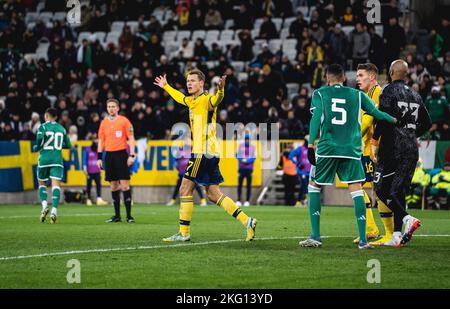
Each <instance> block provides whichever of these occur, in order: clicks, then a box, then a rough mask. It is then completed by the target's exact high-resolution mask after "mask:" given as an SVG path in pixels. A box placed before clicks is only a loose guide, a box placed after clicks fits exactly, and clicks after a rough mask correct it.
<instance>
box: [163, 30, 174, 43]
mask: <svg viewBox="0 0 450 309" xmlns="http://www.w3.org/2000/svg"><path fill="white" fill-rule="evenodd" d="M176 36H177V31H176V30H169V31H164V33H163V42H166V43H167V42H173V41H175V37H176Z"/></svg>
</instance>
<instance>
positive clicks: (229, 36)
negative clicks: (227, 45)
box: [220, 30, 234, 41]
mask: <svg viewBox="0 0 450 309" xmlns="http://www.w3.org/2000/svg"><path fill="white" fill-rule="evenodd" d="M233 39H234V31H233V30H223V31H222V32H221V33H220V40H228V41H229V40H233Z"/></svg>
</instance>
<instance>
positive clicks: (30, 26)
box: [27, 22, 36, 30]
mask: <svg viewBox="0 0 450 309" xmlns="http://www.w3.org/2000/svg"><path fill="white" fill-rule="evenodd" d="M34 27H36V23H35V22H31V23H27V29H28V30H33V29H34Z"/></svg>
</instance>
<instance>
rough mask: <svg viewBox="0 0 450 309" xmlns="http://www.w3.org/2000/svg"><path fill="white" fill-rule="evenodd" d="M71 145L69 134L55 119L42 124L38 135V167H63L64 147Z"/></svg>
mask: <svg viewBox="0 0 450 309" xmlns="http://www.w3.org/2000/svg"><path fill="white" fill-rule="evenodd" d="M70 147H71V144H70V139H69V136H68V135H67V132H66V129H64V127H63V126H62V125H60V124H59V123H57V122H55V121H48V122H46V123H44V124H42V125H41V126H40V127H39V129H38V133H37V137H36V150H38V151H39V160H38V167H55V166H56V167H63V157H62V149H63V148H64V149H65V148H70Z"/></svg>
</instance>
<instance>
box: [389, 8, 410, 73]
mask: <svg viewBox="0 0 450 309" xmlns="http://www.w3.org/2000/svg"><path fill="white" fill-rule="evenodd" d="M384 43H385V45H386V67H389V66H390V65H391V63H392V61H394V60H396V59H398V58H399V56H400V52H401V51H402V50H403V48H404V47H405V45H406V36H405V30H404V29H403V28H402V27H401V26H400V25H399V24H398V19H397V18H396V17H391V18H389V25H387V26H385V27H384Z"/></svg>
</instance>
